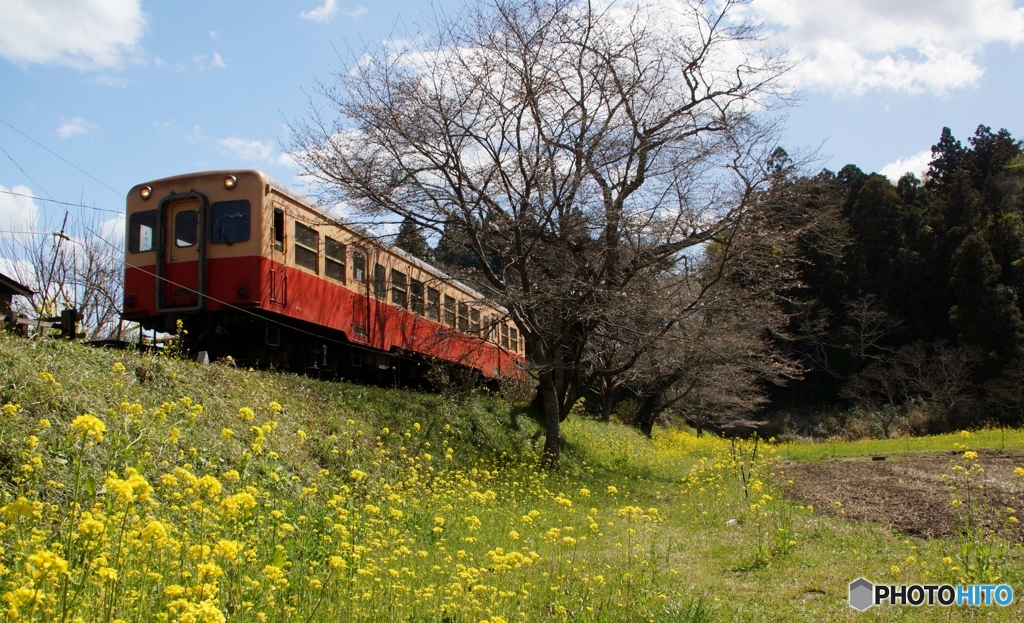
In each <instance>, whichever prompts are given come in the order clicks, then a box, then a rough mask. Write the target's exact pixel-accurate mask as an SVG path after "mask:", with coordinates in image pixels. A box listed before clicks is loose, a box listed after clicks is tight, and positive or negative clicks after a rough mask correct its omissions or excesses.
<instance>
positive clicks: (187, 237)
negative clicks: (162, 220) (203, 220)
mask: <svg viewBox="0 0 1024 623" xmlns="http://www.w3.org/2000/svg"><path fill="white" fill-rule="evenodd" d="M198 234H199V212H198V211H197V210H183V211H181V212H178V213H177V214H175V215H174V246H176V247H178V248H184V247H191V246H193V245H195V243H196V239H197V236H198Z"/></svg>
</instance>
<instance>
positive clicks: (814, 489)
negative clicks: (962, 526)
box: [782, 451, 1024, 541]
mask: <svg viewBox="0 0 1024 623" xmlns="http://www.w3.org/2000/svg"><path fill="white" fill-rule="evenodd" d="M961 456H962V453H960V452H956V453H949V452H944V453H920V454H918V453H914V454H904V455H894V456H887V457H886V459H885V460H872V457H859V458H854V459H833V460H830V461H823V462H820V463H797V462H794V461H788V462H785V463H784V464H783V466H782V469H783V471H784V473H785V478H787V479H792V480H793V484H792V485H788V486H787V487H786V493H787V495H788V496H789V497H791V498H793V499H795V500H798V501H800V502H801V503H803V504H813V505H814V509H815V512H822V513H827V514H830V515H835V516H838V515H841V514H842V515H843V516H844V517H846V518H847V519H858V520H864V521H874V522H877V523H881V524H884V525H888V526H890V527H892V528H896V529H899V530H900V531H901V532H902V533H904V534H908V535H913V536H921V537H938V536H945V535H949V534H953V533H955V532H956V529H957V525H959V520H958V519H957V517H956V516H955V515H954V511H953V509H952V508H951V506H950V491H949V485H948V484H947V482H944V481H943V480H942V475H943V474H949V473H951V471H950V470H951V463H950V461H951V460H959V458H960V457H961ZM978 461H979V463H980V464H981V466H982V467H983V468H984V469H985V472H984V474H983V475H982V477H983V480H982V482H983V484H984V489H983V491H982V493H983V497H984V498H985V504H984V505H983V506H985V507H986V509H987V510H986V511H985V512H984V514H983V516H984V517H985V524H986V525H987V526H988V527H989V528H999V529H1004V528H1003V527H1004V525H1005V523H1006V522H1005V518H1006V516H1007V514H1006V512H1005V509H1006V508H1007V507H1009V508H1014V509H1016V510H1017V511H1019V512H1017V513H1015V514H1016V515H1017V516H1018V518H1020V519H1021V521H1022V522H1024V479H1021V478H1020V477H1019V476H1017V475H1015V474H1014V473H1013V470H1014V468H1015V467H1018V466H1024V454H1019V453H1018V454H999V453H994V452H984V451H981V452H979V457H978ZM836 502H841V503H842V506H841V507H837V506H836ZM997 509H998V510H997ZM841 511H842V512H841ZM1000 512H1001V514H1000ZM1012 531H1013V532H1014V533H1015V536H1016V538H1017V539H1018V540H1021V541H1024V523H1018V524H1016V526H1014V527H1013V529H1012Z"/></svg>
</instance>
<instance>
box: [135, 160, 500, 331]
mask: <svg viewBox="0 0 1024 623" xmlns="http://www.w3.org/2000/svg"><path fill="white" fill-rule="evenodd" d="M241 172H246V173H250V172H251V173H255V174H256V175H259V176H260V177H261V178H263V179H264V180H265V181H266V183H267V184H270V186H271V187H272V188H274V189H275V190H276V191H278V192H279V193H281V194H283V195H286V196H288V197H289V198H291V199H292V200H294V201H297V202H299V203H302V204H305V205H307V206H309V207H310V208H313V209H314V210H316V211H317V212H320V214H321V215H322V216H323V217H324V218H326V219H329V220H331V221H334V222H336V223H337V224H339V225H341V226H342V227H347V228H348V229H351V230H352V231H354V232H356V233H358V234H359V235H361V236H363V237H364V238H375V236H373V235H371V234H370V232H369V231H367V229H366V228H365V227H362V226H360V225H357V224H356V223H352V222H350V221H347V220H345V219H343V218H341V217H338V216H335V215H333V214H331V213H330V212H329V211H328V210H327V208H325V207H324V205H323V204H322V203H320V202H319V201H317V200H316V199H313V198H312V197H309V196H308V195H305V194H303V193H301V192H299V191H297V190H295V189H294V188H292V187H291V186H289V185H287V184H285V183H284V182H281V181H279V180H277V179H275V178H273V177H271V176H269V175H267V174H266V173H264V172H263V171H260V170H258V169H225V170H220V171H197V172H195V173H184V174H181V175H172V176H170V177H164V178H160V179H158V180H153V181H151V182H145V183H147V184H155V183H157V182H168V181H172V180H175V179H177V178H189V177H194V176H196V175H233V174H238V173H241ZM140 185H141V184H140ZM136 186H139V185H136ZM132 190H134V188H133V189H132ZM375 242H376V244H379V245H380V246H382V247H384V248H385V249H387V251H388V252H389V253H394V254H395V255H397V256H398V257H400V258H402V259H403V260H405V261H407V262H409V263H410V264H413V265H414V266H417V267H419V268H421V269H423V270H425V271H427V272H431V273H434V274H435V275H437V276H438V277H439V278H440V279H443V280H445V281H448V282H449V283H451V284H453V285H455V286H457V287H459V288H461V289H463V290H465V291H466V292H467V293H468V294H470V295H472V296H475V297H477V298H478V299H481V300H486V299H487V297H486V296H484V295H483V294H481V293H480V292H477V291H476V290H475V289H473V288H471V287H469V286H468V285H466V284H465V283H462V282H461V281H459V280H458V279H455V278H454V277H452V276H451V275H448V274H446V273H445V272H444V271H442V270H441V269H440V268H438V267H437V266H434V265H433V264H430V263H427V262H424V261H423V260H421V259H420V258H418V257H416V256H414V255H412V254H411V253H407V252H405V251H403V250H402V249H399V248H398V247H396V246H394V245H392V244H390V243H387V242H384V241H382V240H380V239H376V240H375ZM493 305H494V307H495V309H497V310H498V311H500V312H503V313H506V314H507V313H508V310H507V309H505V308H504V307H502V306H501V305H497V304H493Z"/></svg>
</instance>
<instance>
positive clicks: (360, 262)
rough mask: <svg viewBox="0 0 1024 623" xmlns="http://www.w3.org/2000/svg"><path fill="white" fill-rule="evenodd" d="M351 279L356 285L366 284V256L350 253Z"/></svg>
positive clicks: (357, 252)
mask: <svg viewBox="0 0 1024 623" xmlns="http://www.w3.org/2000/svg"><path fill="white" fill-rule="evenodd" d="M352 279H354V280H355V281H356V282H357V283H364V282H366V256H365V255H363V254H362V253H360V252H359V251H353V252H352Z"/></svg>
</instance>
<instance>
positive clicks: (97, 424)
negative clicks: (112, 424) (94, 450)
mask: <svg viewBox="0 0 1024 623" xmlns="http://www.w3.org/2000/svg"><path fill="white" fill-rule="evenodd" d="M71 430H73V431H78V432H77V433H76V434H75V435H74V436H75V437H77V438H78V439H85V438H86V437H90V438H92V440H93V441H95V442H96V443H99V442H101V441H103V433H105V432H106V431H107V425H106V424H104V423H103V421H102V420H100V419H99V418H98V417H96V416H95V415H93V414H91V413H83V414H82V415H80V416H78V417H76V418H75V419H73V420H71Z"/></svg>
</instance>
